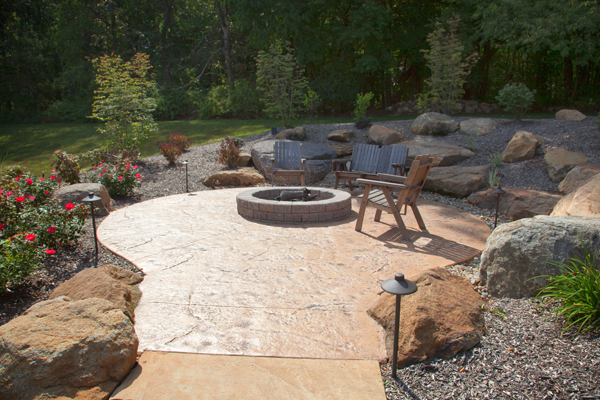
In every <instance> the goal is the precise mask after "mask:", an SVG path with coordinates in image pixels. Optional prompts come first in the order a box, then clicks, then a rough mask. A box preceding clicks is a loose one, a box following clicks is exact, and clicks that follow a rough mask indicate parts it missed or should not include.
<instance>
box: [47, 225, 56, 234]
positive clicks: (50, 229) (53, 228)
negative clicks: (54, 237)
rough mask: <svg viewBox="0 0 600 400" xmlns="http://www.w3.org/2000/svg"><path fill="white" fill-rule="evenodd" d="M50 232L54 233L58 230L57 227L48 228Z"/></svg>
mask: <svg viewBox="0 0 600 400" xmlns="http://www.w3.org/2000/svg"><path fill="white" fill-rule="evenodd" d="M48 232H50V233H54V232H56V228H55V227H53V226H51V227H50V228H48Z"/></svg>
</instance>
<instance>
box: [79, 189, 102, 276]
mask: <svg viewBox="0 0 600 400" xmlns="http://www.w3.org/2000/svg"><path fill="white" fill-rule="evenodd" d="M98 200H101V198H100V197H98V196H96V195H95V194H94V193H92V192H90V194H89V195H88V196H86V197H84V198H83V199H81V201H82V202H83V203H90V208H91V210H92V229H93V230H94V244H95V245H96V266H98V237H97V236H96V216H95V214H94V202H96V201H98Z"/></svg>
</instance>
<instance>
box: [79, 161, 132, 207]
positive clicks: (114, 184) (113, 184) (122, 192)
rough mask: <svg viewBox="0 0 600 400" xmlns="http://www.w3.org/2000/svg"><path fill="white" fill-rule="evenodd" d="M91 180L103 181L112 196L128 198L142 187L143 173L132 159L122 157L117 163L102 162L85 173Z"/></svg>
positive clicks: (87, 178) (86, 177)
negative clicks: (136, 189) (133, 163)
mask: <svg viewBox="0 0 600 400" xmlns="http://www.w3.org/2000/svg"><path fill="white" fill-rule="evenodd" d="M85 179H86V181H89V182H96V183H101V184H102V185H104V187H106V190H107V191H108V194H109V195H110V197H112V198H126V197H130V196H132V195H133V192H134V189H135V188H137V187H140V185H141V181H142V175H141V174H140V172H139V168H138V167H137V165H132V164H131V161H130V160H127V159H121V160H118V161H117V162H116V163H100V164H98V165H97V166H95V167H93V168H91V169H89V170H88V171H87V172H86V173H85Z"/></svg>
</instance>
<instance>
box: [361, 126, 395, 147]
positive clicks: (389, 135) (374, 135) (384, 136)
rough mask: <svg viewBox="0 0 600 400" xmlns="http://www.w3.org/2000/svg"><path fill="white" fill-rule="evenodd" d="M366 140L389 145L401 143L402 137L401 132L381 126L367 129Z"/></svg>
mask: <svg viewBox="0 0 600 400" xmlns="http://www.w3.org/2000/svg"><path fill="white" fill-rule="evenodd" d="M367 139H368V140H369V141H370V142H372V143H379V144H383V145H390V144H394V143H398V142H400V141H402V139H404V136H403V135H402V132H400V131H398V130H396V129H392V128H388V127H387V126H383V125H372V126H371V128H370V129H369V135H368V136H367Z"/></svg>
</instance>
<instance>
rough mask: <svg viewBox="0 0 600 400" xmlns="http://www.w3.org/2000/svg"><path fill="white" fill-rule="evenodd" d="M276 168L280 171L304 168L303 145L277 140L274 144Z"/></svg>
mask: <svg viewBox="0 0 600 400" xmlns="http://www.w3.org/2000/svg"><path fill="white" fill-rule="evenodd" d="M273 158H274V159H275V164H274V167H275V168H278V169H300V168H301V167H302V161H301V159H302V143H300V142H295V141H284V140H277V141H275V143H274V144H273Z"/></svg>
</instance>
